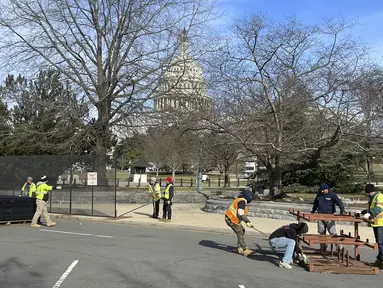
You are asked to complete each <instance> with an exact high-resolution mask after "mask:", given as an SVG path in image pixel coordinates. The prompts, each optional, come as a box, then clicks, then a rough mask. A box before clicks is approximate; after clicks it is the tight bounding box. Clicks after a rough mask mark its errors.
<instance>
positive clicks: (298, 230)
mask: <svg viewBox="0 0 383 288" xmlns="http://www.w3.org/2000/svg"><path fill="white" fill-rule="evenodd" d="M308 230H309V227H308V226H307V224H306V223H303V222H301V223H291V224H289V225H285V226H283V227H281V228H278V229H277V230H275V231H274V232H273V233H271V235H270V236H269V244H270V246H271V247H272V248H273V249H278V248H286V251H285V255H284V256H283V258H282V261H280V262H279V267H281V268H286V269H291V268H293V267H291V265H290V264H291V263H292V262H293V260H292V259H293V255H294V251H295V252H296V253H297V254H298V256H299V258H305V257H304V255H303V253H302V250H301V249H300V248H299V245H298V235H301V234H304V233H307V231H308Z"/></svg>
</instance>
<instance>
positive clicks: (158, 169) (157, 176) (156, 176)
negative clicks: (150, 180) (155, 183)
mask: <svg viewBox="0 0 383 288" xmlns="http://www.w3.org/2000/svg"><path fill="white" fill-rule="evenodd" d="M158 170H159V169H158V167H157V168H156V177H158Z"/></svg>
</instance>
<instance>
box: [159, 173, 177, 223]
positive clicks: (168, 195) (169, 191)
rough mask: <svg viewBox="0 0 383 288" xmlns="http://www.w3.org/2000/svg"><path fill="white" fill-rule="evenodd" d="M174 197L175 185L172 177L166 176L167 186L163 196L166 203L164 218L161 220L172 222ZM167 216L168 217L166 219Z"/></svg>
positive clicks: (163, 210) (163, 209) (163, 207)
mask: <svg viewBox="0 0 383 288" xmlns="http://www.w3.org/2000/svg"><path fill="white" fill-rule="evenodd" d="M173 198H174V185H173V179H172V178H171V177H167V178H166V187H165V190H164V193H163V196H162V200H163V201H164V205H163V206H162V219H160V221H164V222H171V221H172V205H173ZM166 218H167V219H166Z"/></svg>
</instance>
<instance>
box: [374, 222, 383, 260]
mask: <svg viewBox="0 0 383 288" xmlns="http://www.w3.org/2000/svg"><path fill="white" fill-rule="evenodd" d="M373 228H374V234H375V242H376V243H378V249H379V252H378V256H376V259H378V260H381V261H383V226H378V227H373Z"/></svg>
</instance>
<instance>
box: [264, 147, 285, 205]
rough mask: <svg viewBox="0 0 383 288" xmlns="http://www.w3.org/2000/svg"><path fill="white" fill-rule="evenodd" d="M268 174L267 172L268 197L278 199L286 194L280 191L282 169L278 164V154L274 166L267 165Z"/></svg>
mask: <svg viewBox="0 0 383 288" xmlns="http://www.w3.org/2000/svg"><path fill="white" fill-rule="evenodd" d="M267 170H268V174H269V189H270V194H269V197H268V198H269V199H271V200H274V199H279V198H283V197H284V196H286V195H285V194H284V193H283V192H282V169H281V164H280V156H279V155H277V156H276V157H275V160H274V167H273V166H272V165H269V167H267Z"/></svg>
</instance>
